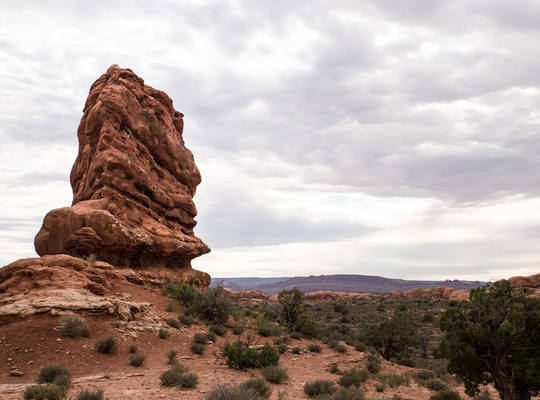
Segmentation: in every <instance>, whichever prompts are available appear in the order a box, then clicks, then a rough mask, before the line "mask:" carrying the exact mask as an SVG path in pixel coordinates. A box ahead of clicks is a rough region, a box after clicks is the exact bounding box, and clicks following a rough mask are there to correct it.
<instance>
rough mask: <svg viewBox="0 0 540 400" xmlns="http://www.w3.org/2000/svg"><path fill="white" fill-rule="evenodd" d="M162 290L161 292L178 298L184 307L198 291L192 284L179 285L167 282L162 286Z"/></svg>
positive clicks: (189, 304) (191, 302)
mask: <svg viewBox="0 0 540 400" xmlns="http://www.w3.org/2000/svg"><path fill="white" fill-rule="evenodd" d="M162 291H163V294H165V295H168V296H170V297H172V298H173V299H175V300H178V301H179V302H180V303H182V304H183V305H184V306H185V307H190V306H191V305H192V304H193V302H194V300H195V298H196V297H197V294H198V293H199V292H198V290H197V289H196V288H195V287H194V286H192V285H190V284H187V283H182V284H181V285H175V284H173V283H168V284H166V285H165V286H164V287H163V290H162Z"/></svg>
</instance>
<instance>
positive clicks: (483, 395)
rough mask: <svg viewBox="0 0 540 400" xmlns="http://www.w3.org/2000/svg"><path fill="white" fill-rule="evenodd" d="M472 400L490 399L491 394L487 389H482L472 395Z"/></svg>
mask: <svg viewBox="0 0 540 400" xmlns="http://www.w3.org/2000/svg"><path fill="white" fill-rule="evenodd" d="M474 400H491V395H490V394H489V392H488V391H484V392H481V393H478V394H477V395H476V396H474Z"/></svg>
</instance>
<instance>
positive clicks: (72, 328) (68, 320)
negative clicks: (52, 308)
mask: <svg viewBox="0 0 540 400" xmlns="http://www.w3.org/2000/svg"><path fill="white" fill-rule="evenodd" d="M59 328H60V334H61V335H62V336H68V337H70V338H77V337H88V336H90V328H89V327H88V323H87V322H86V320H85V319H84V318H83V317H81V316H80V315H76V314H70V315H65V316H63V317H62V318H61V319H60V326H59Z"/></svg>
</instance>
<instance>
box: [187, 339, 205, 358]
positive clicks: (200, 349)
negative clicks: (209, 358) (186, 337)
mask: <svg viewBox="0 0 540 400" xmlns="http://www.w3.org/2000/svg"><path fill="white" fill-rule="evenodd" d="M189 349H190V350H191V352H192V353H193V354H198V355H200V356H202V355H203V354H204V352H205V351H206V345H204V344H202V343H197V342H191V346H190V347H189Z"/></svg>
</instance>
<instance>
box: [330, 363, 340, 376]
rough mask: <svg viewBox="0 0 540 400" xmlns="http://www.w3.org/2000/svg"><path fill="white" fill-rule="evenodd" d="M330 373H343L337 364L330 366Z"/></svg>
mask: <svg viewBox="0 0 540 400" xmlns="http://www.w3.org/2000/svg"><path fill="white" fill-rule="evenodd" d="M328 371H329V372H330V373H331V374H339V373H340V372H341V371H340V369H339V367H338V366H337V364H332V365H330V368H329V369H328Z"/></svg>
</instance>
